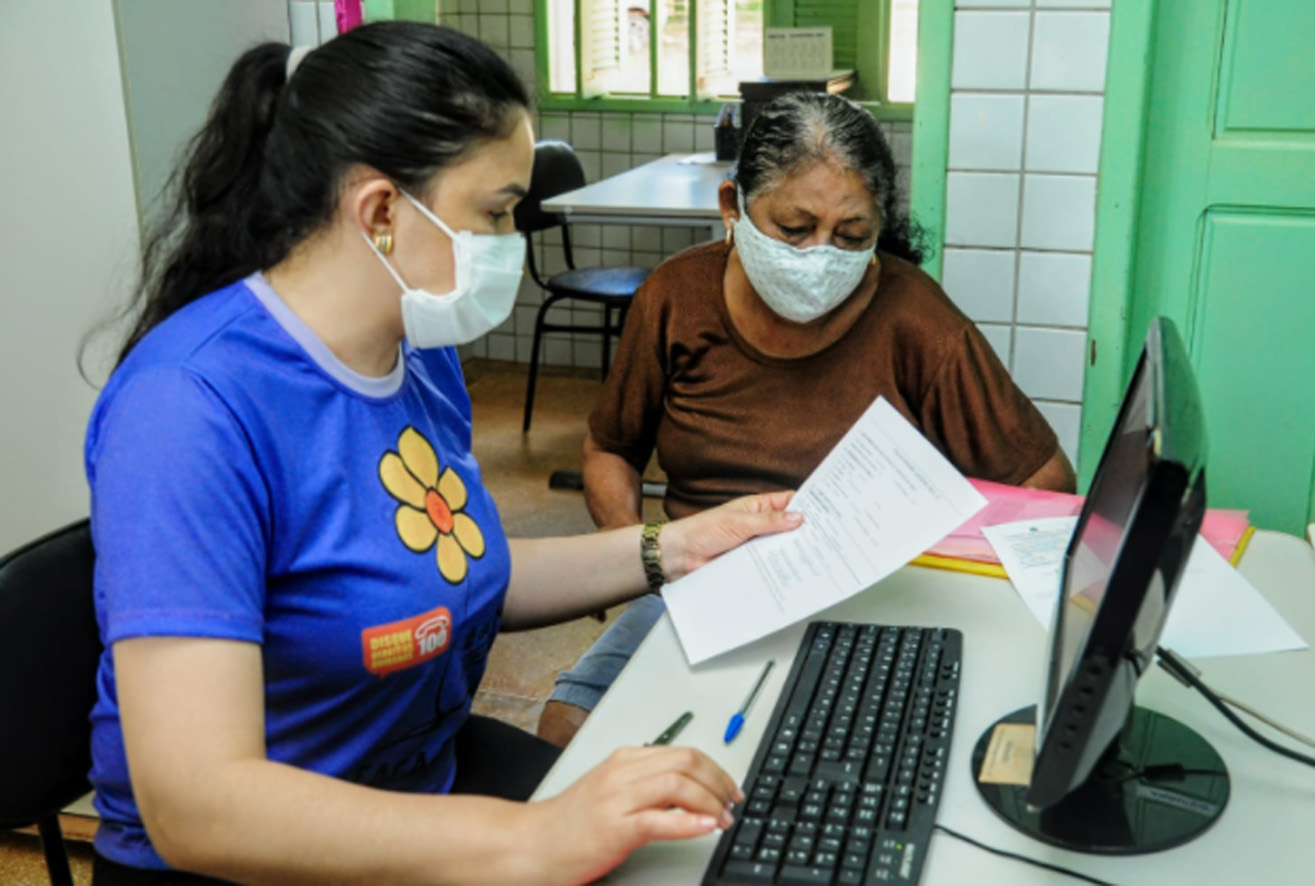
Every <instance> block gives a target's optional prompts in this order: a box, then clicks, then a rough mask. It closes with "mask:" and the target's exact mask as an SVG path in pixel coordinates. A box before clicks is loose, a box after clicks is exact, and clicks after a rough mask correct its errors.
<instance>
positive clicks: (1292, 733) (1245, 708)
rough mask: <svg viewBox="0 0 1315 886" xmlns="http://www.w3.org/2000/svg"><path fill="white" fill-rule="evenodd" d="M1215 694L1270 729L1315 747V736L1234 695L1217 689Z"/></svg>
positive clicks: (1225, 702)
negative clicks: (1296, 728)
mask: <svg viewBox="0 0 1315 886" xmlns="http://www.w3.org/2000/svg"><path fill="white" fill-rule="evenodd" d="M1215 695H1217V696H1219V700H1220V701H1222V702H1223V703H1224V704H1227V705H1231V706H1232V707H1235V708H1237V709H1238V710H1239V711H1242V712H1243V713H1245V714H1250V715H1251V716H1252V717H1254V718H1256V719H1257V720H1259V721H1260V722H1261V723H1264V724H1265V725H1266V726H1268V727H1269V728H1270V729H1273V730H1275V731H1277V732H1282V733H1283V734H1284V735H1286V736H1287V737H1288V738H1291V739H1292V740H1293V741H1299V742H1301V743H1302V744H1304V745H1306V746H1307V747H1311V748H1315V738H1310V737H1308V736H1306V735H1302V734H1301V733H1300V732H1298V731H1297V730H1295V729H1293V728H1292V727H1290V726H1284V725H1283V724H1282V723H1280V722H1278V721H1277V720H1272V719H1270V718H1269V717H1266V716H1265V715H1264V714H1262V713H1260V711H1258V710H1256V709H1255V708H1253V707H1251V706H1249V705H1247V704H1244V703H1243V702H1241V701H1238V700H1237V699H1236V698H1233V697H1232V696H1229V695H1224V693H1222V692H1219V691H1218V690H1216V691H1215Z"/></svg>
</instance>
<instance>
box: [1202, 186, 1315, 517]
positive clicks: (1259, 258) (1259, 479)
mask: <svg viewBox="0 0 1315 886" xmlns="http://www.w3.org/2000/svg"><path fill="white" fill-rule="evenodd" d="M1201 254H1202V262H1201V268H1202V273H1201V274H1200V275H1199V276H1198V281H1199V284H1200V285H1199V288H1198V289H1197V290H1196V291H1195V293H1194V298H1193V300H1192V302H1193V303H1192V306H1191V310H1192V320H1191V325H1192V327H1194V330H1195V335H1194V337H1193V340H1192V342H1191V350H1192V354H1193V359H1194V362H1195V364H1196V367H1197V381H1198V382H1199V384H1200V387H1201V398H1202V400H1203V402H1204V407H1205V415H1206V433H1207V434H1208V437H1209V440H1208V445H1209V453H1210V462H1209V468H1208V470H1207V476H1206V488H1207V490H1208V495H1209V498H1210V501H1211V502H1212V503H1214V504H1232V505H1240V506H1244V507H1250V508H1251V517H1252V520H1253V521H1254V522H1256V523H1257V524H1258V525H1261V526H1275V527H1282V528H1287V529H1289V530H1291V531H1293V532H1297V531H1299V530H1300V528H1301V527H1302V526H1304V525H1305V524H1306V517H1307V512H1308V510H1309V507H1310V490H1311V486H1312V482H1313V481H1315V477H1312V475H1311V471H1312V466H1313V465H1315V462H1313V461H1312V453H1315V408H1312V406H1315V346H1313V345H1315V343H1313V342H1312V333H1315V298H1310V297H1308V296H1309V294H1310V293H1311V289H1312V281H1311V277H1310V262H1311V259H1310V257H1311V256H1312V255H1315V213H1290V214H1287V215H1284V214H1280V213H1275V212H1272V211H1271V212H1265V213H1258V212H1248V211H1244V210H1235V209H1218V210H1216V209H1211V210H1210V211H1208V212H1207V213H1206V217H1205V224H1204V226H1203V238H1202V248H1201ZM1258 308H1259V309H1258ZM1268 354H1281V355H1285V356H1284V357H1283V358H1282V359H1280V360H1272V359H1269V358H1268V357H1267V355H1268ZM1303 380H1304V383H1303Z"/></svg>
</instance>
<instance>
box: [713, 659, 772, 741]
mask: <svg viewBox="0 0 1315 886" xmlns="http://www.w3.org/2000/svg"><path fill="white" fill-rule="evenodd" d="M775 665H776V659H774V658H769V659H768V660H767V664H766V665H764V666H763V672H762V673H761V674H759V675H758V682H757V683H754V684H753V689H752V690H750V692H749V697H748V698H746V699H745V700H744V704H742V705H740V709H739V710H738V711H736V712H735V713H734V714H733V715H731V721H730V722H729V723H727V724H726V738H725V742H726V744H730V743H731V739H733V738H735V736H737V735H739V734H740V730H741V729H743V728H744V718H745V716H746V715H747V714H748V713H749V705H751V704H753V700H754V699H755V698H757V697H758V691H759V690H761V689H762V688H763V684H764V683H766V682H767V675H768V674H770V673H771V672H772V668H773V667H775Z"/></svg>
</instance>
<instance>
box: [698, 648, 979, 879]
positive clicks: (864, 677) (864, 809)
mask: <svg viewBox="0 0 1315 886" xmlns="http://www.w3.org/2000/svg"><path fill="white" fill-rule="evenodd" d="M962 658H963V635H962V634H961V633H960V632H959V631H955V630H949V629H946V628H911V627H885V626H881V625H870V624H847V623H842V622H813V623H811V624H809V626H808V630H807V632H806V633H805V634H804V638H803V640H802V641H801V642H800V644H799V653H798V654H797V655H796V656H795V662H794V667H793V668H791V670H790V676H789V677H788V678H787V680H786V684H785V689H784V690H783V691H782V692H781V697H780V699H779V700H778V701H777V703H776V709H775V710H774V711H773V712H772V720H771V723H769V724H768V726H767V731H766V732H765V733H764V734H763V739H762V744H760V745H759V747H758V752H757V754H756V755H755V756H754V758H753V763H752V765H750V767H749V774H748V775H747V776H746V777H745V781H744V793H745V800H744V802H743V803H742V804H740V805H739V806H737V807H736V809H735V818H736V822H735V825H734V826H733V827H732V828H731V829H730V830H728V831H726V832H725V833H724V834H722V837H721V841H720V842H719V843H718V844H717V849H716V851H715V852H714V853H713V856H712V861H711V862H710V863H709V864H708V868H707V870H706V871H705V872H704V875H703V883H704V886H711V884H716V883H783V884H794V883H800V884H804V883H807V884H843V886H860V884H876V883H888V882H902V883H916V882H917V881H918V878H919V876H920V875H921V873H922V863H923V859H925V858H926V856H927V843H928V841H929V840H930V838H931V833H932V824H933V823H934V821H935V819H936V807H937V804H938V803H939V802H940V798H941V785H942V783H943V781H944V777H945V768H946V763H947V759H948V757H949V754H950V731H951V729H952V728H953V725H954V711H955V706H956V703H957V701H958V697H957V696H958V686H959V663H960V661H961V660H962Z"/></svg>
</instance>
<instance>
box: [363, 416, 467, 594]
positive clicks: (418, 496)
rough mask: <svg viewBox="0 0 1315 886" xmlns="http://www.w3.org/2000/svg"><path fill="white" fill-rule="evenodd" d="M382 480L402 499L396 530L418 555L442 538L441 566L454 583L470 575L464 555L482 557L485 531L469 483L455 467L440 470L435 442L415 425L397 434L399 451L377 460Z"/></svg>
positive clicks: (398, 498) (439, 548)
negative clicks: (471, 510) (469, 510)
mask: <svg viewBox="0 0 1315 886" xmlns="http://www.w3.org/2000/svg"><path fill="white" fill-rule="evenodd" d="M379 479H380V480H381V481H382V482H383V484H384V489H386V490H388V494H389V495H391V496H392V497H393V498H395V499H397V500H398V501H399V502H401V504H400V505H398V507H397V513H396V514H395V515H394V522H395V523H396V524H397V535H398V537H399V538H400V539H401V540H402V544H404V545H406V546H407V547H408V548H409V549H411V550H412V551H415V552H416V553H417V554H422V553H424V552H425V551H427V550H429V549H430V547H432V546H433V545H434V541H435V539H437V541H438V571H439V572H440V573H441V574H442V575H443V577H444V578H446V579H447V580H448V581H449V582H451V583H452V584H456V583H457V582H459V581H461V580H462V579H464V578H465V577H466V557H467V556H470V557H474V558H475V559H479V558H480V557H482V556H484V534H483V533H482V532H480V531H479V526H478V525H477V524H476V523H475V521H474V520H472V519H471V518H470V517H469V516H468V515H467V514H464V513H462V508H464V507H465V506H466V484H465V483H464V482H463V481H462V479H461V478H460V477H459V476H457V472H456V471H454V470H452V468H450V467H448V468H443V469H442V471H440V470H439V464H438V456H436V455H435V454H434V447H432V446H430V445H429V441H428V440H426V439H425V438H424V437H423V436H421V435H420V432H419V431H417V430H416V429H415V428H412V427H408V428H407V429H406V430H404V431H402V434H401V436H400V437H398V438H397V452H386V453H384V457H383V458H381V459H380V460H379Z"/></svg>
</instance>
